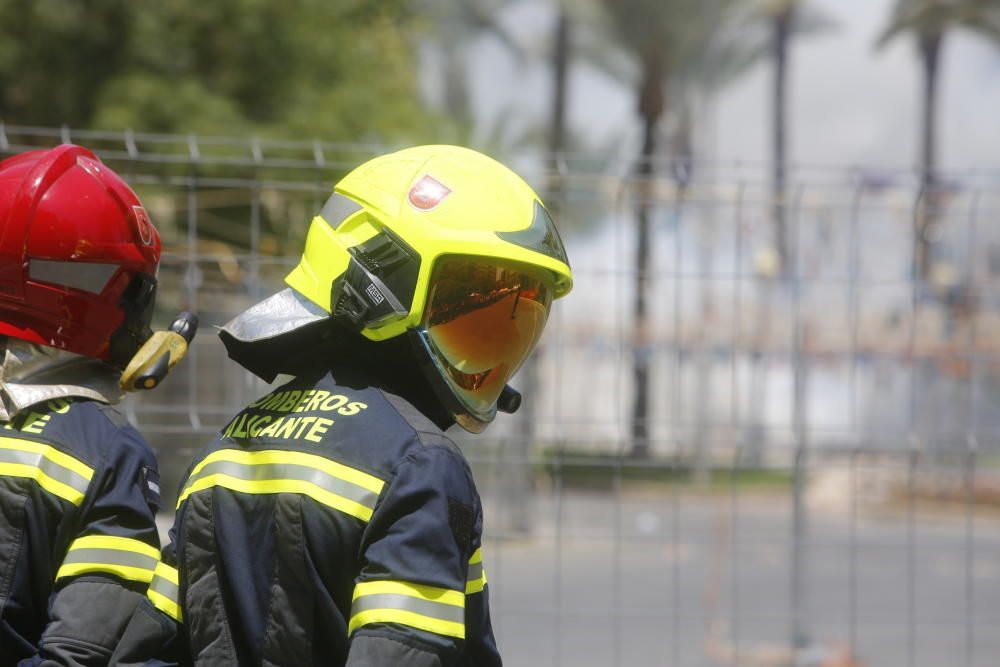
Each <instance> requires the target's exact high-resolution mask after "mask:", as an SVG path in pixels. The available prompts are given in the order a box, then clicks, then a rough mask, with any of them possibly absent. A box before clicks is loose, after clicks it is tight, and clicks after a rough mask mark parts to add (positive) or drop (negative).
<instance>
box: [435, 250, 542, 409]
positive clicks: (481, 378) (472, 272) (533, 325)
mask: <svg viewBox="0 0 1000 667" xmlns="http://www.w3.org/2000/svg"><path fill="white" fill-rule="evenodd" d="M543 275H544V274H542V273H541V272H537V273H536V272H535V271H532V270H531V269H529V268H526V267H524V266H522V265H518V264H514V263H507V262H503V261H498V260H495V259H493V258H476V257H446V258H443V259H440V260H438V262H437V264H436V266H435V268H434V274H433V276H432V278H431V291H430V295H429V297H428V302H427V308H426V310H425V314H424V324H423V330H424V332H425V335H426V339H427V341H428V343H429V345H428V346H429V348H430V351H431V354H432V356H433V358H434V362H435V364H436V365H437V367H438V369H439V371H440V372H441V374H442V375H443V376H444V378H445V380H446V381H447V382H448V384H449V385H450V387H451V389H452V391H453V392H454V393H455V395H456V396H457V397H458V398H459V400H460V401H461V402H462V403H463V404H464V405H465V407H466V408H468V409H469V411H470V412H471V413H472V414H474V415H487V414H489V413H490V412H491V411H492V409H493V406H494V404H495V403H496V400H497V398H498V397H499V396H500V392H501V391H503V388H504V385H506V384H507V381H508V380H509V379H510V378H511V376H513V375H514V373H516V372H517V369H518V368H520V367H521V364H523V363H524V360H525V359H527V358H528V355H529V354H531V350H532V349H533V348H534V347H535V344H536V343H537V342H538V338H539V336H541V333H542V329H544V328H545V322H546V320H547V319H548V315H549V308H550V306H551V305H552V292H553V290H552V287H551V282H552V281H551V280H548V281H546V280H545V279H544V278H543Z"/></svg>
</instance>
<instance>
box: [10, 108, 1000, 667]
mask: <svg viewBox="0 0 1000 667" xmlns="http://www.w3.org/2000/svg"><path fill="white" fill-rule="evenodd" d="M67 140H71V141H75V142H77V143H82V144H84V145H87V146H90V147H93V148H95V149H96V150H97V152H98V153H99V154H100V155H101V156H102V158H103V159H105V160H106V161H108V162H109V163H110V164H111V165H112V166H113V167H114V168H115V169H116V170H118V171H119V173H121V174H123V175H124V176H125V177H126V178H127V179H128V180H129V181H130V182H131V183H132V184H134V185H135V187H136V188H137V190H138V191H139V194H140V197H141V198H142V199H143V201H144V203H145V204H146V206H147V209H148V210H149V211H150V213H151V215H152V217H153V219H154V221H155V222H156V223H157V226H158V227H159V229H160V231H161V234H162V235H163V238H164V248H165V252H164V258H163V262H162V266H161V270H160V276H159V280H160V284H161V290H160V297H159V307H158V311H159V313H160V314H161V316H162V319H163V321H166V320H168V319H169V317H171V316H172V314H173V313H174V312H176V311H177V310H180V309H182V308H190V309H193V310H196V311H197V312H198V313H199V315H200V316H201V318H202V322H203V324H202V326H203V328H202V333H201V335H200V336H199V338H198V339H197V340H196V342H195V344H194V346H193V349H192V351H191V354H190V356H189V358H188V359H187V360H186V361H185V363H184V365H183V366H182V367H181V368H180V369H178V371H177V372H175V373H174V374H173V375H172V376H171V377H170V378H169V380H168V381H167V382H165V383H164V385H163V386H162V387H161V388H160V389H158V390H157V391H156V392H153V393H151V394H149V395H142V396H133V397H130V398H129V399H128V400H127V401H126V403H125V404H124V409H125V411H126V413H127V415H128V416H129V418H130V419H132V420H133V421H134V422H135V423H136V424H137V425H138V426H139V428H140V429H141V430H142V431H143V433H144V434H146V435H147V437H148V438H149V439H150V441H151V442H152V443H153V444H154V446H155V447H156V448H157V451H158V454H159V457H160V460H161V468H162V477H163V480H164V488H165V490H168V491H169V490H170V489H174V488H176V486H177V484H178V483H179V481H180V477H181V475H183V472H184V469H185V468H186V466H187V464H188V462H189V460H190V458H191V457H192V456H193V454H194V453H195V452H196V451H197V450H198V449H200V447H201V446H203V445H204V444H205V443H206V442H207V441H208V440H209V439H210V437H211V435H212V434H213V433H214V432H215V430H216V429H218V428H219V427H220V426H221V425H222V424H223V423H225V421H227V418H228V417H229V416H230V415H231V414H233V413H234V412H236V411H237V410H238V409H240V408H241V407H243V406H244V405H245V404H246V403H248V402H249V401H251V400H253V399H254V398H256V397H257V396H259V395H260V394H262V393H264V392H265V391H266V387H265V385H263V383H261V382H260V381H258V380H255V379H253V378H252V377H251V376H249V375H248V374H247V373H245V372H244V371H242V370H241V369H239V368H238V367H237V366H235V365H234V364H232V363H230V362H229V361H228V360H227V359H226V358H225V352H224V350H223V348H222V345H221V344H220V343H219V341H218V340H217V338H216V337H215V336H213V335H212V325H221V324H222V323H224V322H225V321H227V320H228V319H229V318H230V317H231V316H232V315H234V314H236V313H237V312H239V311H240V310H241V309H243V308H245V307H246V306H248V305H250V304H251V303H254V302H255V301H256V300H258V299H259V298H261V297H262V296H265V295H267V294H270V293H272V292H273V291H275V290H277V289H279V288H280V286H281V285H282V283H281V280H282V277H283V276H284V274H285V273H287V271H288V270H289V269H290V268H291V266H292V265H294V263H295V262H296V261H297V252H298V250H299V248H300V247H301V243H302V240H303V238H304V233H305V229H306V226H307V224H308V222H309V220H310V219H311V218H312V216H313V215H314V214H315V212H316V211H318V210H319V208H320V207H321V205H322V202H323V201H324V200H325V198H326V196H327V195H328V193H329V190H330V186H331V184H332V183H333V182H334V181H335V180H336V178H337V177H338V175H340V174H342V173H344V171H345V170H346V169H349V168H350V167H352V166H354V165H356V164H358V163H360V162H361V161H363V160H364V159H366V158H367V157H370V156H372V155H374V154H377V153H379V152H382V149H381V148H380V147H377V146H348V145H332V144H324V143H321V142H282V141H264V140H254V139H223V138H200V137H177V136H162V135H140V134H135V133H129V132H126V133H101V132H77V131H69V130H66V129H62V130H59V129H54V130H53V129H45V128H12V127H2V126H0V151H2V152H3V153H4V154H10V153H14V152H19V151H22V150H28V149H30V148H33V147H37V146H44V145H52V144H54V143H57V142H59V141H67ZM507 158H508V162H509V163H511V164H513V165H514V166H515V167H516V168H517V169H518V170H519V171H520V172H521V173H522V174H523V175H525V176H526V177H527V179H528V180H529V182H532V183H533V184H535V185H536V186H537V187H538V188H539V189H540V190H541V191H544V192H548V193H549V197H548V199H549V201H550V203H551V205H552V207H553V208H555V209H557V214H558V215H557V217H558V220H559V222H560V224H561V229H562V230H563V236H564V240H565V241H566V245H567V247H568V250H569V253H570V257H571V259H572V260H573V263H574V273H575V276H576V287H575V290H574V293H573V294H572V295H571V296H570V297H569V298H568V299H567V300H566V301H565V302H560V303H559V304H557V306H556V308H555V310H554V312H553V316H552V318H551V320H550V323H549V326H548V329H547V330H546V334H545V336H544V338H543V341H542V343H541V345H540V348H539V350H538V352H537V353H536V355H535V357H534V359H533V360H532V363H531V364H530V365H529V366H528V367H527V368H526V369H525V371H523V372H522V382H523V383H525V384H526V385H527V387H528V388H530V389H531V391H530V393H529V394H528V395H527V396H526V399H527V401H528V408H527V409H526V410H523V411H522V413H521V414H518V415H515V416H513V417H501V418H500V419H499V420H498V422H497V423H496V424H494V425H493V426H492V427H491V428H490V429H489V430H488V431H487V432H486V433H485V434H484V435H482V436H478V437H475V438H471V437H464V436H462V435H461V434H459V435H458V436H456V437H457V438H458V440H459V441H460V444H461V445H462V446H463V449H464V451H465V452H466V454H467V456H468V458H469V459H470V461H471V462H472V464H473V466H474V468H475V470H476V472H477V480H478V484H479V486H480V491H481V492H482V494H483V496H484V502H485V504H486V517H487V542H486V549H485V552H486V567H487V571H488V575H489V580H490V587H491V591H492V593H491V595H492V606H493V611H494V623H495V627H496V630H497V634H498V639H499V642H500V646H501V649H502V651H503V653H504V654H505V656H506V658H507V660H508V662H509V663H510V664H514V665H636V664H643V665H646V664H649V665H653V664H662V665H675V666H689V665H690V666H705V667H709V666H723V665H746V666H751V665H767V666H775V667H777V666H780V665H789V666H791V665H816V666H817V667H818V666H824V667H833V666H840V667H846V666H848V665H869V666H876V665H878V666H881V665H892V666H895V665H907V666H910V665H927V666H931V665H934V666H940V665H957V666H966V667H968V666H973V665H975V666H987V665H995V664H996V663H997V661H998V659H1000V638H998V637H997V635H996V633H995V632H993V631H992V629H993V628H994V627H995V626H996V624H997V623H998V622H1000V560H998V559H997V556H996V554H997V552H998V547H1000V523H998V520H1000V511H998V510H1000V465H998V464H1000V446H998V445H1000V344H998V343H997V340H998V333H1000V299H998V296H997V295H998V292H997V290H996V289H995V287H996V285H997V282H998V277H1000V232H998V231H997V227H996V225H995V224H993V221H994V220H995V219H996V217H997V213H998V211H1000V179H998V178H997V176H998V175H997V174H989V173H983V172H965V173H954V174H949V175H946V176H945V177H942V178H941V179H939V181H938V182H937V183H938V185H937V186H936V187H935V189H934V191H933V192H931V191H928V190H927V188H922V187H921V186H920V180H919V179H918V178H917V176H916V175H914V174H911V173H907V172H903V171H898V170H896V171H893V170H885V171H864V170H860V169H833V168H797V169H793V170H791V174H793V176H792V177H790V180H789V186H788V189H787V192H786V193H785V197H784V199H783V200H782V201H781V202H779V205H780V206H781V209H782V217H783V218H784V219H785V220H786V224H787V230H786V238H787V256H786V257H787V258H786V260H785V261H784V262H782V261H781V256H780V253H777V252H776V251H775V248H776V247H777V246H778V240H777V239H778V237H777V236H776V232H775V229H774V224H773V221H774V219H775V205H776V204H775V200H774V197H773V195H772V193H771V191H770V187H769V185H768V183H767V180H766V178H765V172H764V171H763V169H762V168H761V166H759V165H736V164H727V165H713V164H694V165H692V164H689V163H684V162H673V161H670V160H663V161H660V162H658V163H657V164H656V165H655V172H656V173H657V174H658V176H657V177H656V178H654V179H653V180H652V181H638V180H637V179H636V178H634V177H633V176H632V174H634V173H635V171H634V169H633V165H632V163H631V162H630V161H629V160H627V159H625V158H622V157H620V156H619V157H607V156H596V157H595V156H587V155H566V156H561V159H560V160H558V161H556V168H554V169H548V168H545V165H547V164H549V161H548V160H547V159H546V157H545V156H542V155H527V154H522V155H515V156H507ZM928 202H931V203H932V204H933V210H929V204H928ZM640 209H645V210H646V213H647V214H648V221H649V227H648V230H647V233H646V234H644V235H643V238H645V244H644V245H645V249H644V252H645V253H647V254H648V265H647V267H648V268H647V269H646V270H645V271H644V272H643V273H642V275H639V274H638V272H637V261H638V260H637V257H638V256H639V253H638V250H637V247H636V245H637V239H638V238H639V234H638V229H637V226H636V223H635V219H636V212H637V211H638V210H640ZM915 230H920V233H922V234H923V235H924V238H926V239H927V240H928V245H929V247H930V249H931V261H929V263H928V265H927V268H926V270H920V269H918V268H917V267H916V266H915V260H914V257H915V256H916V254H917V253H916V247H915V244H914V240H913V239H914V238H915ZM640 291H641V292H642V294H643V296H644V307H645V316H644V318H643V319H642V320H641V321H637V320H636V319H635V316H634V308H635V304H636V300H637V295H638V293H639V292H640ZM161 323H162V322H161ZM637 366H639V367H642V368H645V369H646V374H647V375H648V377H649V381H648V401H647V403H648V411H647V412H646V414H645V416H644V417H643V416H642V415H641V414H637V413H636V412H635V408H634V399H635V395H636V391H637V386H638V385H637V383H636V379H635V378H636V370H635V369H636V367H637ZM522 388H524V387H522ZM636 419H641V420H642V421H643V424H644V425H645V427H646V428H645V432H646V434H647V435H646V436H644V437H643V439H644V442H642V443H638V444H641V445H646V447H645V448H642V447H638V448H637V447H636V445H637V440H636V435H635V434H636V430H635V424H636ZM167 495H169V493H168V494H167ZM164 500H165V505H167V503H169V501H170V499H169V498H165V499H164Z"/></svg>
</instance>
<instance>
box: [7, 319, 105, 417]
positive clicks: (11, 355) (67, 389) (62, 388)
mask: <svg viewBox="0 0 1000 667" xmlns="http://www.w3.org/2000/svg"><path fill="white" fill-rule="evenodd" d="M119 377H120V374H119V373H118V371H116V370H115V369H113V368H112V367H111V366H109V365H107V364H105V363H104V362H102V361H99V360H97V359H94V358H92V357H85V356H82V355H79V354H73V353H72V352H66V351H65V350H57V349H56V348H53V347H47V346H44V345H36V344H34V343H29V342H26V341H23V340H19V339H16V338H5V337H3V336H0V421H10V420H11V419H13V418H14V417H16V416H17V415H18V414H19V413H21V412H22V411H24V410H25V409H27V408H30V407H31V406H33V405H37V404H39V403H44V402H45V401H50V400H52V399H55V398H74V397H77V398H87V399H91V400H95V401H100V402H101V403H111V404H113V403H117V402H119V401H120V400H121V399H122V396H123V395H124V392H122V390H121V388H120V387H119V386H118V380H119Z"/></svg>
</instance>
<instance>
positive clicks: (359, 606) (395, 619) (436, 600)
mask: <svg viewBox="0 0 1000 667" xmlns="http://www.w3.org/2000/svg"><path fill="white" fill-rule="evenodd" d="M371 623H398V624H400V625H407V626H410V627H411V628H417V629H418V630H426V631H427V632H433V633H435V634H439V635H447V636H449V637H458V638H459V639H464V638H465V595H464V594H463V593H462V591H453V590H449V589H447V588H437V587H435V586H423V585H420V584H411V583H407V582H405V581H364V582H361V583H359V584H357V585H356V586H355V587H354V600H353V602H352V604H351V621H350V623H349V625H348V628H347V632H348V634H353V633H354V631H355V630H357V629H358V628H360V627H362V626H364V625H369V624H371Z"/></svg>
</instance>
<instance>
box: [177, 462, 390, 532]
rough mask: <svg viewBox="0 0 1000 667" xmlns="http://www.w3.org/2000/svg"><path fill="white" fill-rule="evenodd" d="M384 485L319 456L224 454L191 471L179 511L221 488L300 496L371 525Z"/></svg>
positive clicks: (369, 476) (202, 463)
mask: <svg viewBox="0 0 1000 667" xmlns="http://www.w3.org/2000/svg"><path fill="white" fill-rule="evenodd" d="M384 485H385V482H383V481H382V480H381V479H379V478H377V477H373V476H372V475H369V474H368V473H364V472H361V471H360V470H355V469H354V468H349V467H347V466H345V465H342V464H340V463H335V462H334V461H331V460H330V459H327V458H323V457H322V456H316V455H315V454H306V453H304V452H289V451H282V450H264V451H259V452H248V451H244V450H237V449H221V450H219V451H216V452H212V453H211V454H209V455H208V456H207V457H205V459H204V460H203V461H202V462H201V463H199V464H198V465H197V466H196V467H195V469H194V470H193V471H192V472H191V476H190V477H189V478H188V480H187V483H186V484H185V486H184V491H183V492H182V493H181V495H180V499H179V500H178V501H177V507H180V506H181V503H183V502H184V501H185V500H186V499H187V497H188V496H190V495H191V494H192V493H197V492H198V491H202V490H204V489H208V488H211V487H214V486H221V487H224V488H227V489H230V490H232V491H236V492H239V493H250V494H270V493H299V494H302V495H305V496H309V497H310V498H312V499H313V500H315V501H317V502H319V503H322V504H324V505H327V506H329V507H332V508H334V509H336V510H339V511H341V512H344V513H346V514H350V515H351V516H353V517H356V518H358V519H361V520H362V521H368V520H369V519H371V516H372V512H373V511H374V510H375V503H376V501H377V500H378V496H379V494H380V493H381V492H382V487H383V486H384Z"/></svg>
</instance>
